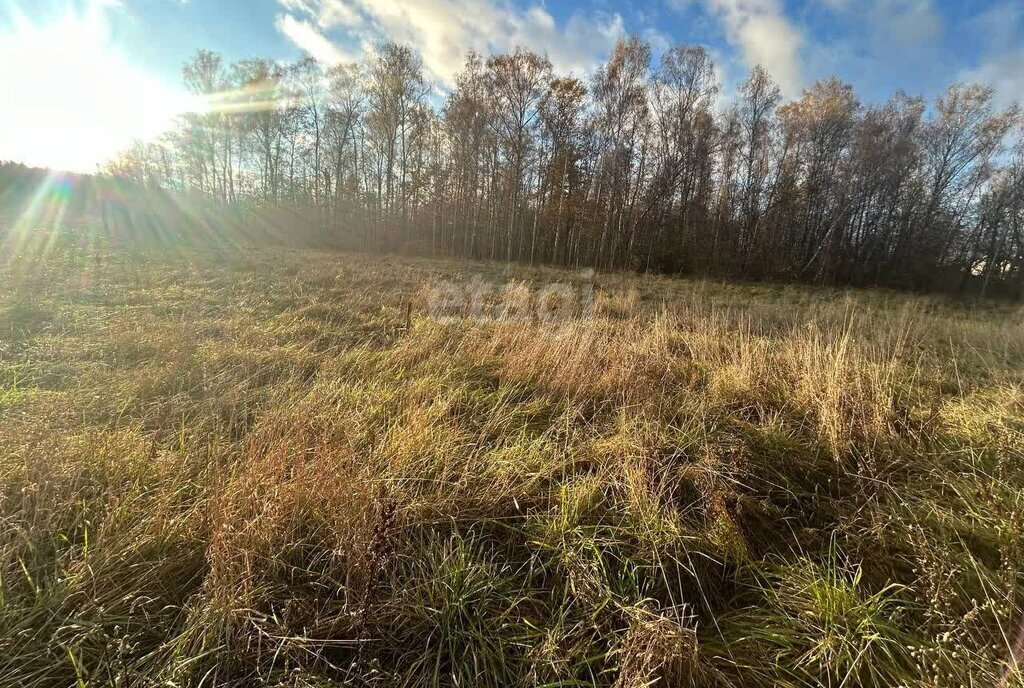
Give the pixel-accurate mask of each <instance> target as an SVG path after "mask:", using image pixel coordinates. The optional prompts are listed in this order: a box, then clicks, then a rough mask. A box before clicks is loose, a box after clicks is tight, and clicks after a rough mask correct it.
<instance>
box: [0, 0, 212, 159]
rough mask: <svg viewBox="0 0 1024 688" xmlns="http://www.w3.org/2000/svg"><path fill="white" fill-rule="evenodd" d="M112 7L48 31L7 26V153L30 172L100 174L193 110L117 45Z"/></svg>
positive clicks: (3, 124)
mask: <svg viewBox="0 0 1024 688" xmlns="http://www.w3.org/2000/svg"><path fill="white" fill-rule="evenodd" d="M107 11H109V9H108V8H106V5H105V4H94V5H91V6H90V7H89V8H88V9H86V10H85V11H83V12H69V13H67V14H65V15H64V16H63V17H60V18H59V19H56V20H53V21H50V22H47V23H46V24H33V23H31V22H29V21H27V20H25V19H24V18H19V17H18V16H15V17H14V20H13V21H12V22H11V23H10V24H8V25H6V26H4V25H0V64H2V65H4V67H3V69H0V93H3V94H4V95H3V97H4V101H5V105H4V107H3V108H0V152H2V155H3V157H4V158H7V159H11V160H15V161H19V162H25V163H26V164H30V165H38V166H43V167H52V168H57V169H64V170H69V171H75V172H91V171H95V169H96V167H97V165H100V164H102V163H103V162H105V161H107V160H109V159H110V158H111V157H112V156H114V155H116V154H117V153H118V152H119V151H120V150H123V149H124V148H126V147H127V146H128V145H129V144H130V143H131V142H132V141H133V140H134V139H150V138H153V137H155V136H157V135H158V134H160V133H161V132H163V131H165V130H167V129H168V128H169V127H170V125H171V122H172V120H173V118H174V116H175V115H176V114H178V113H180V112H184V111H186V110H189V109H191V108H192V105H193V103H192V102H191V101H192V99H191V98H190V97H189V96H188V95H187V94H185V93H184V92H182V91H181V90H179V89H175V88H174V87H172V86H169V85H167V84H166V83H164V82H162V81H161V80H159V79H157V78H155V77H153V76H151V75H148V74H146V73H145V72H144V71H143V70H141V69H139V68H138V67H136V66H133V65H132V64H131V62H130V61H129V60H127V59H126V58H125V57H124V55H122V54H121V52H120V51H119V50H118V48H117V46H116V45H114V43H113V41H112V39H111V32H110V27H109V24H108V21H107V17H106V16H105V13H106V12H107Z"/></svg>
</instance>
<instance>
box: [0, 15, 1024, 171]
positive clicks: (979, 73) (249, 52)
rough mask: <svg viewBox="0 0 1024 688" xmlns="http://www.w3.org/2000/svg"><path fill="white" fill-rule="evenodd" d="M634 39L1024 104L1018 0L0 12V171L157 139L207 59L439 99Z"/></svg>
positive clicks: (731, 60) (861, 90) (738, 69)
mask: <svg viewBox="0 0 1024 688" xmlns="http://www.w3.org/2000/svg"><path fill="white" fill-rule="evenodd" d="M626 33H638V34H640V35H642V36H644V37H646V38H647V39H648V40H649V41H650V42H651V44H652V45H653V47H654V49H655V54H656V55H657V54H658V53H659V52H660V51H661V50H664V49H665V48H666V47H668V46H670V45H672V44H676V43H700V44H703V45H706V46H708V48H709V49H710V50H711V52H712V54H713V55H714V56H715V58H716V61H717V63H718V65H719V69H720V79H721V80H722V82H723V84H724V87H725V88H724V91H725V93H726V94H727V95H728V94H729V93H730V92H731V91H732V90H733V89H734V88H735V85H736V84H737V83H739V82H740V81H741V80H742V79H743V77H744V76H745V74H746V72H747V71H748V70H749V68H750V67H751V66H753V65H754V64H756V63H762V64H764V65H765V66H766V67H767V68H768V69H769V71H770V72H771V73H772V74H773V75H774V76H775V78H776V79H777V80H778V81H779V83H780V85H781V86H782V88H783V92H784V93H785V94H786V95H788V96H796V95H799V93H800V90H801V88H803V87H806V86H808V85H810V84H811V83H813V82H814V80H816V79H818V78H822V77H825V76H828V75H832V74H835V75H837V76H839V77H841V78H843V79H845V80H847V81H850V82H851V83H853V84H854V86H855V87H856V90H857V93H858V94H859V96H860V97H861V99H862V101H864V102H866V103H872V102H879V101H882V100H885V99H886V98H887V97H888V96H889V95H890V94H891V93H892V92H894V91H896V90H899V89H902V90H905V91H908V92H910V93H912V94H921V95H925V96H927V97H929V98H931V97H934V96H935V95H937V94H938V93H939V92H941V90H942V89H943V88H945V86H947V85H948V84H950V83H952V82H954V81H957V80H978V81H983V82H987V83H990V84H992V85H993V86H994V87H995V88H996V89H997V93H998V98H999V99H1000V100H1001V101H1002V102H1003V103H1009V102H1011V101H1013V100H1024V2H1022V0H973V1H972V0H645V1H637V2H634V3H630V4H627V3H623V2H614V1H613V0H576V1H574V2H570V1H569V0H0V60H3V63H4V64H5V67H4V69H3V70H0V92H6V93H9V94H14V96H15V97H14V99H13V100H14V102H15V105H14V107H13V114H12V109H10V108H9V109H8V112H7V114H0V159H7V158H15V159H19V158H27V159H29V161H31V162H34V163H36V164H63V165H65V166H78V167H82V166H85V167H89V164H90V163H89V159H90V157H102V155H103V151H104V150H105V149H106V148H109V147H111V146H114V145H123V143H124V141H123V139H126V138H127V137H129V136H141V135H148V134H150V133H151V131H156V130H159V129H160V128H161V127H163V126H165V124H166V122H167V121H168V119H169V118H170V116H171V115H172V114H173V113H169V112H165V111H167V110H176V109H181V108H182V107H186V106H187V102H188V101H187V98H186V97H185V96H184V94H183V93H182V92H181V87H180V84H179V75H180V68H181V63H182V62H183V61H184V60H186V59H187V58H188V57H189V56H190V55H191V54H193V53H194V52H195V51H196V50H197V49H199V48H208V49H211V50H216V51H218V52H220V53H222V54H223V55H224V56H225V57H226V58H227V59H228V60H236V59H241V58H246V57H255V56H264V57H270V58H274V59H281V60H287V59H293V58H295V57H297V56H299V55H301V54H302V53H303V52H309V53H311V54H313V55H314V56H315V57H317V58H318V59H320V60H322V61H324V62H332V61H338V60H351V59H358V58H359V57H361V56H362V55H363V54H364V53H365V51H366V50H367V49H369V48H370V47H372V46H373V45H375V44H377V43H379V42H380V41H382V40H396V41H400V42H405V43H409V44H411V45H413V46H414V47H416V48H417V49H418V50H419V51H420V52H421V54H422V55H423V57H424V63H425V66H426V68H427V72H428V76H429V77H430V78H431V79H432V80H433V81H434V82H435V83H436V84H438V86H439V88H441V89H443V87H444V85H445V84H446V83H450V81H451V79H452V77H453V75H454V74H455V73H456V72H457V71H458V69H459V66H460V64H461V62H462V59H463V56H464V53H465V51H466V49H468V48H473V49H475V50H477V51H478V52H482V53H490V52H498V51H503V50H508V49H511V48H513V47H515V46H516V45H523V46H525V47H528V48H531V49H534V50H537V51H540V52H546V53H547V54H548V55H549V56H550V57H551V59H552V61H553V62H554V63H555V65H556V67H558V68H559V69H560V70H563V71H572V72H575V73H577V74H580V75H585V74H586V73H588V72H589V71H591V70H592V69H593V68H594V66H595V65H596V64H598V63H599V62H600V61H601V60H602V59H603V58H605V57H606V56H607V53H608V50H609V48H610V47H611V45H612V44H613V43H614V41H615V39H616V38H617V37H619V36H621V35H624V34H626ZM11 64H14V65H18V68H16V69H14V70H12V69H10V68H8V67H7V65H11ZM122 82H123V83H122ZM93 85H97V86H96V87H95V88H93ZM68 91H71V92H73V94H74V98H73V100H72V98H70V97H65V94H66V92H68ZM125 103H127V105H125ZM119 105H125V106H124V107H120V106H119ZM121 110H125V112H121ZM75 113H77V114H78V115H79V116H81V117H85V118H86V119H90V121H91V124H90V125H89V126H91V127H93V128H92V129H90V128H85V129H82V130H81V131H78V130H75V131H69V132H68V137H67V138H71V137H78V138H79V139H81V138H82V137H83V136H84V137H86V138H88V137H89V136H92V138H93V139H95V145H94V146H92V149H90V150H88V151H82V152H81V154H78V153H76V154H75V155H74V156H73V157H74V158H76V159H75V160H71V161H63V162H62V161H60V160H56V159H53V160H50V159H48V157H53V156H52V155H51V153H50V152H46V153H45V154H43V153H38V154H34V153H33V150H37V149H41V148H44V149H47V150H49V149H54V148H57V144H56V143H53V142H51V143H47V144H45V145H44V144H43V143H41V142H38V141H36V137H37V135H38V136H42V135H43V132H42V131H39V132H36V131H35V129H41V126H40V125H41V122H46V123H48V124H49V125H50V126H51V127H52V126H53V124H54V123H55V122H57V123H62V124H63V125H64V127H65V128H69V127H70V128H74V127H77V126H78V125H77V124H75V125H73V124H72V123H71V122H72V119H73V117H72V114H75ZM103 120H109V121H108V122H107V124H102V121H103ZM97 126H106V127H107V128H108V129H109V130H110V131H107V132H106V133H101V132H99V131H97V130H96V129H95V127H97ZM5 131H6V133H2V132H5ZM51 134H52V131H51ZM105 139H117V140H116V141H114V140H110V141H107V140H105ZM77 145H80V146H81V145H82V144H81V143H80V144H77ZM86 147H88V146H86ZM93 149H95V150H93ZM37 152H38V151H37ZM51 152H52V151H51ZM57 157H59V156H57Z"/></svg>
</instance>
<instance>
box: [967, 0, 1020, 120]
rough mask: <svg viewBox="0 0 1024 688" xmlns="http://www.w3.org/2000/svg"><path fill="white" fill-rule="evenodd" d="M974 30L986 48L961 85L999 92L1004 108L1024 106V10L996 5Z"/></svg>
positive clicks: (978, 19)
mask: <svg viewBox="0 0 1024 688" xmlns="http://www.w3.org/2000/svg"><path fill="white" fill-rule="evenodd" d="M970 28H971V29H972V30H973V31H974V33H975V34H976V35H977V36H978V37H979V38H980V39H981V40H982V41H983V42H984V44H985V45H986V48H987V49H986V51H985V54H984V55H983V57H982V59H981V62H980V64H979V65H978V66H976V67H974V68H972V69H968V70H964V71H963V72H962V73H961V74H960V76H959V79H960V80H961V81H968V82H978V83H983V84H988V85H990V86H992V87H993V88H994V89H995V90H996V101H997V102H998V103H999V104H1000V105H1003V106H1006V105H1010V104H1012V103H1020V104H1022V105H1024V45H1022V43H1024V42H1022V41H1021V40H1020V38H1019V37H1020V35H1021V33H1022V32H1024V7H1021V6H1020V5H1019V4H1018V3H1016V2H1004V3H1002V4H997V5H993V6H992V7H990V8H988V9H987V10H985V11H984V12H982V13H981V14H979V15H978V16H977V17H975V18H974V19H973V20H972V21H971V23H970Z"/></svg>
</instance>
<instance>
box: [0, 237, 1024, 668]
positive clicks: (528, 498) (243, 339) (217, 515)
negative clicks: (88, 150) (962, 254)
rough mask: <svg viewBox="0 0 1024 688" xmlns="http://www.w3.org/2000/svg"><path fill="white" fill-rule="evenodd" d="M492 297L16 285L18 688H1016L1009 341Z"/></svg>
mask: <svg viewBox="0 0 1024 688" xmlns="http://www.w3.org/2000/svg"><path fill="white" fill-rule="evenodd" d="M477 274H479V275H482V276H483V277H484V278H486V279H490V280H493V281H496V282H501V283H504V282H506V281H508V280H511V279H515V280H519V281H521V282H523V283H525V284H527V285H536V286H539V285H543V284H545V283H549V282H554V281H562V282H573V281H575V282H578V281H579V280H580V275H578V274H575V273H561V272H558V271H555V270H551V269H547V268H539V269H528V268H524V267H519V268H511V269H508V268H506V267H505V266H504V265H497V264H485V263H480V264H473V263H465V262H462V263H455V262H446V261H435V260H419V259H399V258H394V257H382V256H360V255H351V254H340V253H326V252H313V251H290V250H286V249H275V250H246V251H241V250H239V251H233V252H229V251H221V252H219V253H217V254H215V255H211V254H203V253H199V252H196V253H189V252H185V253H170V252H163V253H159V254H158V253H152V252H150V253H146V252H138V253H127V252H123V253H109V254H105V255H104V256H103V257H102V259H101V260H94V259H91V258H89V257H88V256H78V255H75V254H73V253H68V252H66V251H62V250H60V249H56V250H53V251H51V253H50V254H49V255H48V256H47V257H45V258H41V257H31V256H28V255H11V256H6V257H5V260H4V261H3V263H2V267H0V279H2V282H3V285H4V289H3V290H0V519H2V528H0V684H2V685H10V686H40V687H42V686H86V687H89V688H92V687H94V686H125V687H127V686H195V685H204V686H213V685H234V686H251V685H269V686H309V687H312V686H331V685H338V686H340V685H380V686H581V685H601V686H616V687H621V688H627V687H629V688H634V687H639V686H652V685H663V686H680V685H695V686H765V687H767V686H808V687H810V686H822V685H825V686H832V687H839V686H847V687H851V688H852V687H854V686H920V687H922V688H923V687H925V686H929V687H934V686H950V687H952V686H995V685H1006V686H1009V685H1022V678H1021V674H1020V673H1019V672H1018V671H1017V670H1016V668H1015V664H1014V659H1013V657H1012V652H1011V648H1012V647H1013V646H1014V644H1015V643H1016V642H1017V638H1018V635H1019V633H1020V627H1021V624H1022V619H1024V604H1022V597H1021V596H1022V594H1024V489H1022V488H1024V317H1022V312H1021V310H1019V309H1016V308H1014V307H1011V306H1007V305H998V304H980V305H974V306H969V305H966V304H958V303H954V302H950V301H945V300H940V299H934V298H925V297H911V296H904V295H899V294H894V293H889V292H881V291H870V292H845V291H841V290H811V289H803V288H795V287H787V286H767V285H723V284H716V283H710V282H702V281H690V280H682V279H671V278H666V277H647V276H633V275H625V274H609V275H598V276H597V277H596V285H595V286H596V311H595V313H594V314H593V316H592V317H590V318H586V319H576V320H572V321H569V322H565V323H560V324H555V325H549V324H544V323H541V322H537V321H536V320H526V321H487V322H479V321H474V320H457V319H456V320H445V321H438V320H434V319H431V318H430V317H429V314H428V312H427V295H428V291H429V287H430V285H431V284H437V283H438V282H440V281H443V280H449V279H454V280H465V281H468V280H469V279H470V278H472V277H473V276H474V275H477ZM408 304H411V310H409V311H407V308H410V306H409V305H408ZM407 318H408V321H407ZM410 324H411V327H408V325H410ZM1018 659H1020V657H1018Z"/></svg>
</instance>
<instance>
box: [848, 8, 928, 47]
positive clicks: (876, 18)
mask: <svg viewBox="0 0 1024 688" xmlns="http://www.w3.org/2000/svg"><path fill="white" fill-rule="evenodd" d="M867 16H868V20H869V22H870V25H871V28H872V35H873V37H874V42H875V44H876V46H878V47H879V48H882V49H883V50H889V49H893V48H897V49H903V50H906V49H908V48H909V49H916V48H921V47H929V46H931V45H933V44H934V42H935V41H936V40H937V39H938V38H939V37H940V35H941V34H942V19H941V17H939V15H938V13H937V12H936V11H935V7H934V6H933V5H932V0H875V3H874V5H872V7H871V9H870V10H869V11H868V15H867Z"/></svg>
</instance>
